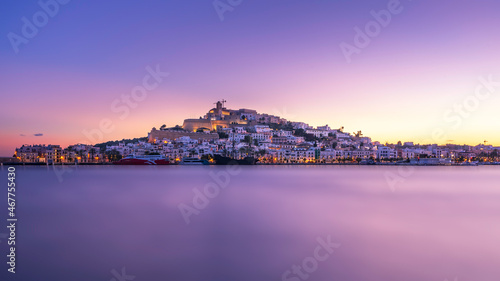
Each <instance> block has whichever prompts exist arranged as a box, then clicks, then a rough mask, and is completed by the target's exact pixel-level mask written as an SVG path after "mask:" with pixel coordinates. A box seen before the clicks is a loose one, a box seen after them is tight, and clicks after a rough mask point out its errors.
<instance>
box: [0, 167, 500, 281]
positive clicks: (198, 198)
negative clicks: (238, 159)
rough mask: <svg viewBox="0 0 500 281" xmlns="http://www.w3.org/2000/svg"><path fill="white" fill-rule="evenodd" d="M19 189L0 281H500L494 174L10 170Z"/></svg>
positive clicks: (499, 171)
mask: <svg viewBox="0 0 500 281" xmlns="http://www.w3.org/2000/svg"><path fill="white" fill-rule="evenodd" d="M0 170H1V181H0V182H2V183H3V184H2V185H3V187H2V188H1V189H0V199H1V203H0V215H1V218H2V225H6V224H7V222H6V218H7V204H6V203H7V200H6V197H7V167H5V166H4V167H2V168H0ZM16 178H17V190H16V200H17V202H16V203H17V205H16V207H17V217H18V220H19V221H18V222H17V229H16V231H17V237H16V241H17V242H16V243H17V244H16V246H17V253H16V258H17V259H16V272H17V273H16V274H10V273H7V264H6V260H7V257H6V255H7V254H8V253H7V239H6V236H5V235H6V234H7V229H6V228H5V226H4V227H2V228H1V229H0V235H2V236H0V240H1V242H0V250H1V255H0V261H1V263H2V266H1V270H2V271H1V272H0V280H23V281H24V280H26V281H31V280H36V281H59V280H60V281H78V280H91V281H99V280H102V281H110V280H113V281H123V280H135V281H142V280H144V281H155V280H162V281H163V280H177V281H183V280H186V281H190V280H200V281H240V280H252V281H267V280H277V281H278V280H293V281H299V280H318V281H323V280H341V281H382V280H384V281H386V280H405V281H444V280H450V281H458V280H459V281H466V280H471V281H489V280H491V281H493V280H494V281H498V280H499V279H500V266H499V263H500V185H499V182H500V167H498V166H497V167H495V166H489V167H487V166H484V167H410V168H408V167H378V166H374V167H368V166H364V167H363V166H359V167H358V166H278V167H272V166H255V167H239V168H237V169H236V170H228V167H214V166H200V167H194V166H191V167H188V166H164V167H113V166H110V167H85V166H79V167H77V168H61V167H57V168H56V169H54V168H53V167H22V166H17V167H16ZM13 277H14V278H13Z"/></svg>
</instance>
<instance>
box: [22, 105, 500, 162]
mask: <svg viewBox="0 0 500 281" xmlns="http://www.w3.org/2000/svg"><path fill="white" fill-rule="evenodd" d="M225 102H226V101H225V100H221V101H218V102H217V103H216V107H214V108H212V109H210V110H209V111H208V112H207V113H206V114H205V115H204V116H203V117H200V118H199V119H186V120H184V123H183V125H182V126H175V127H171V128H167V126H166V125H162V126H161V127H159V128H158V129H157V128H152V129H151V131H150V132H149V133H148V137H147V138H139V139H134V140H123V141H115V142H108V143H104V144H96V145H87V144H75V145H71V146H69V147H67V148H62V147H61V146H59V145H23V146H22V147H20V148H17V149H16V150H15V154H14V159H15V160H17V161H20V162H23V163H49V164H50V163H63V164H64V163H109V162H112V161H116V160H119V159H121V158H122V157H125V156H127V155H131V154H132V155H163V156H165V157H166V158H168V159H169V160H170V161H173V162H179V161H181V160H182V159H183V158H185V157H192V158H198V159H207V160H211V159H213V156H214V155H217V154H218V155H231V156H232V157H234V158H237V159H238V158H243V157H247V156H252V157H255V158H257V159H258V160H259V163H261V164H273V163H274V164H285V163H287V164H294V163H325V164H329V163H332V164H333V163H346V164H347V163H351V164H356V163H359V164H375V163H409V164H410V163H412V164H457V163H458V164H466V163H471V162H474V163H491V164H494V163H495V162H496V163H498V161H499V151H500V147H494V146H492V145H486V144H479V145H477V146H468V145H453V144H447V145H437V144H414V143H412V142H404V143H401V142H398V143H397V144H388V143H386V144H381V143H379V142H378V141H372V139H371V138H370V137H367V136H364V135H363V134H362V132H361V131H358V132H356V133H348V132H345V131H344V129H343V127H341V128H330V126H328V125H325V126H318V127H316V128H313V127H311V126H309V125H308V124H306V123H304V122H293V121H289V120H286V119H284V118H281V117H279V116H274V115H269V114H261V113H258V112H257V111H256V110H252V109H238V110H232V109H227V108H226V107H225Z"/></svg>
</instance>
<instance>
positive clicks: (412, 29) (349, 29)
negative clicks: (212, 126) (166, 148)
mask: <svg viewBox="0 0 500 281" xmlns="http://www.w3.org/2000/svg"><path fill="white" fill-rule="evenodd" d="M498 11H500V2H499V1H494V0H478V1H472V0H471V1H458V0H453V1H452V0H443V1H424V0H413V1H411V0H401V1H396V0H362V1H361V0H360V1H354V0H353V1H347V0H338V1H335V0H309V1H304V0H286V1H282V0H280V1H272V0H252V1H250V0H220V1H219V0H216V1H213V0H203V1H201V0H192V1H180V0H174V1H155V0H146V1H125V0H122V1H78V0H71V1H68V0H59V2H56V0H41V1H40V2H38V1H32V0H26V1H13V0H7V1H2V2H1V4H0V18H1V24H0V35H1V36H2V37H1V38H2V39H0V61H1V64H0V95H1V103H0V107H1V110H0V120H1V121H0V156H11V155H12V154H13V152H14V149H15V148H16V147H19V146H21V145H22V144H60V145H62V146H63V147H65V146H67V145H70V144H74V143H95V142H100V141H108V140H117V139H123V138H134V137H142V136H147V133H148V131H150V130H151V128H152V127H159V126H161V125H162V124H166V125H167V126H174V125H177V124H179V125H182V123H183V120H184V119H186V118H198V117H200V116H203V115H204V114H205V113H206V112H207V111H208V110H209V109H210V108H212V107H213V106H214V105H213V103H214V102H216V101H218V100H221V99H225V100H227V103H226V106H227V107H228V108H232V109H239V108H250V109H255V110H257V111H258V112H261V113H269V114H274V115H280V116H282V117H284V118H287V119H288V120H292V121H303V122H306V123H308V124H310V125H312V126H319V125H325V124H328V125H330V127H332V128H339V127H342V126H343V127H344V128H345V131H347V132H355V131H358V130H361V131H362V132H363V134H364V135H365V136H370V137H372V139H373V140H378V141H380V142H382V143H384V142H397V141H414V142H416V143H440V144H442V143H447V142H448V143H455V144H470V145H476V144H479V143H483V142H484V141H487V144H492V145H496V146H500V122H498V121H499V120H500V110H498V109H499V105H500V52H498V50H499V49H500V32H498V26H500V17H499V16H498V15H499V14H498ZM151 73H153V75H152V74H151ZM154 73H155V74H154ZM496 81H498V82H496ZM146 88H147V89H146Z"/></svg>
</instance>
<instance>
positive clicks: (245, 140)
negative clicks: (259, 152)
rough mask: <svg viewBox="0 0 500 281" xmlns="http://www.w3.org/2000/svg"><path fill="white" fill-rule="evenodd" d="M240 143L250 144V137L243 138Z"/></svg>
mask: <svg viewBox="0 0 500 281" xmlns="http://www.w3.org/2000/svg"><path fill="white" fill-rule="evenodd" d="M242 142H245V143H248V144H250V143H252V137H251V136H245V138H244V139H243V140H242Z"/></svg>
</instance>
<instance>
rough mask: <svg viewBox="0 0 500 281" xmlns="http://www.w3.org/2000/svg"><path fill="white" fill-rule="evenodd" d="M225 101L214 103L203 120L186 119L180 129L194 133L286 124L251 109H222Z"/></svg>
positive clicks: (277, 118) (283, 121) (276, 117)
mask: <svg viewBox="0 0 500 281" xmlns="http://www.w3.org/2000/svg"><path fill="white" fill-rule="evenodd" d="M225 102H226V101H225V100H221V101H218V102H216V103H215V104H216V106H215V107H214V108H212V109H210V110H209V111H208V112H207V114H206V115H205V116H204V117H203V118H201V117H200V118H199V119H186V120H184V124H183V125H182V128H183V129H184V130H186V131H190V132H196V131H198V130H210V131H217V130H220V129H222V128H232V127H241V126H254V125H257V124H258V123H259V122H260V123H286V120H285V119H282V118H279V117H278V116H273V115H269V114H258V113H257V111H256V110H253V109H245V108H242V109H238V110H233V109H227V108H226V107H224V103H225Z"/></svg>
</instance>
